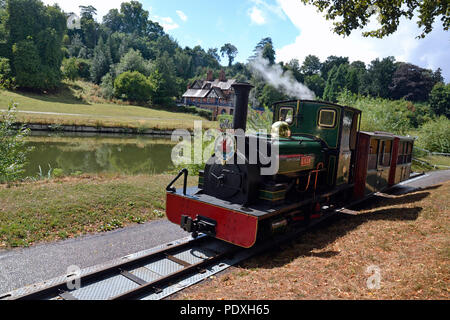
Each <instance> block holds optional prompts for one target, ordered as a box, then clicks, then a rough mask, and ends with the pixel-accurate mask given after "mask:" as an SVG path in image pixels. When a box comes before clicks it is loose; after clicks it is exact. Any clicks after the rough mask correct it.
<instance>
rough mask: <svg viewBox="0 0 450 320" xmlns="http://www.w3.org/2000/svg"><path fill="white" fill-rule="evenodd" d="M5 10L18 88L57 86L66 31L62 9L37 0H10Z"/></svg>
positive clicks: (9, 46)
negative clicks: (45, 4)
mask: <svg viewBox="0 0 450 320" xmlns="http://www.w3.org/2000/svg"><path fill="white" fill-rule="evenodd" d="M6 11H7V13H6V21H5V30H6V32H7V34H8V36H7V44H6V46H7V48H8V51H9V55H10V56H11V66H12V72H13V74H14V76H15V78H16V83H17V85H18V86H19V87H23V88H33V89H41V90H46V89H54V88H56V87H58V86H59V85H60V81H61V70H60V68H61V62H62V59H63V51H62V50H61V49H62V41H63V37H64V34H65V33H66V31H67V27H66V17H65V15H64V14H63V12H62V11H61V9H60V8H59V7H58V6H44V5H43V4H42V2H40V1H37V0H9V1H8V3H7V9H6ZM24 21H26V23H24Z"/></svg>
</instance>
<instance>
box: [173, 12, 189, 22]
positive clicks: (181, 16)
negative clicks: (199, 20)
mask: <svg viewBox="0 0 450 320" xmlns="http://www.w3.org/2000/svg"><path fill="white" fill-rule="evenodd" d="M176 12H177V15H178V16H179V17H180V19H181V20H183V21H184V22H186V21H187V20H188V17H187V15H186V14H185V13H184V12H183V11H181V10H177V11H176Z"/></svg>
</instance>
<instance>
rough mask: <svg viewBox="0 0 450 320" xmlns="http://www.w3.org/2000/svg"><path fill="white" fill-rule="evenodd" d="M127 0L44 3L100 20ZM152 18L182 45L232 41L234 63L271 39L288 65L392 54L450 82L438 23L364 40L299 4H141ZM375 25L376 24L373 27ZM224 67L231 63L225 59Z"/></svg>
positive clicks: (411, 24) (447, 41) (446, 36)
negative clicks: (341, 32) (336, 29)
mask: <svg viewBox="0 0 450 320" xmlns="http://www.w3.org/2000/svg"><path fill="white" fill-rule="evenodd" d="M122 2H123V0H108V1H98V0H97V1H93V0H44V3H46V4H53V3H58V4H59V6H60V7H61V8H62V9H63V10H64V11H66V12H75V13H79V8H78V6H80V5H93V6H94V7H95V8H97V11H98V16H97V20H98V21H101V19H102V17H103V16H104V15H105V14H106V13H107V12H108V11H109V10H110V9H112V8H120V4H121V3H122ZM140 2H141V3H142V4H143V7H144V9H145V10H147V11H149V13H150V19H151V20H153V21H158V22H159V23H160V24H161V25H162V26H163V27H164V30H165V31H166V33H168V34H169V35H171V36H172V37H173V38H174V39H175V40H176V41H177V42H178V44H179V45H180V46H182V47H186V46H189V47H194V46H196V45H200V46H202V47H203V48H204V49H205V50H207V49H208V48H220V47H221V46H222V45H223V44H225V43H231V44H233V45H234V46H236V47H237V48H238V50H239V54H238V56H237V57H236V60H235V61H239V62H247V59H248V57H250V56H251V55H252V54H253V49H254V48H255V46H256V44H257V43H258V42H259V41H260V40H261V39H263V38H266V37H271V38H272V40H273V44H274V47H275V51H276V57H277V61H278V62H279V61H284V62H289V61H290V60H291V59H298V60H299V61H300V63H302V62H303V60H304V58H305V57H306V56H307V55H309V54H313V55H316V56H318V57H319V58H320V59H321V61H325V59H326V58H327V57H328V56H330V55H336V56H345V57H349V58H350V61H356V60H361V61H364V62H365V63H366V64H369V63H370V62H371V61H372V60H374V59H375V58H385V57H388V56H394V57H395V58H396V60H397V61H402V62H410V63H413V64H416V65H418V66H420V67H422V68H427V69H432V70H433V71H435V70H436V69H437V68H438V67H440V68H441V69H442V70H443V71H442V73H443V76H444V78H445V80H446V82H450V33H449V32H445V31H443V29H442V23H441V22H440V20H439V19H436V20H437V22H436V23H435V25H434V30H433V32H432V33H430V34H429V35H428V36H427V37H426V38H425V39H417V36H418V35H419V34H420V31H421V30H420V29H419V28H418V27H417V24H416V20H412V21H411V20H406V19H404V20H401V23H400V27H399V29H398V30H397V32H396V33H395V34H393V35H391V36H389V37H386V38H383V39H374V38H365V37H363V36H362V35H361V33H362V31H361V30H355V31H354V32H353V33H352V34H351V35H350V36H349V37H342V36H338V35H336V34H334V33H333V32H332V31H331V28H332V22H329V21H327V20H326V19H325V18H324V17H323V14H321V13H318V12H317V11H316V9H315V8H314V7H312V6H305V5H303V4H302V3H301V2H300V1H299V0H227V1H211V0H191V1H180V0H164V1H161V0H141V1H140ZM372 26H376V25H375V24H373V25H372ZM222 64H223V65H226V64H227V59H226V57H225V58H223V59H222Z"/></svg>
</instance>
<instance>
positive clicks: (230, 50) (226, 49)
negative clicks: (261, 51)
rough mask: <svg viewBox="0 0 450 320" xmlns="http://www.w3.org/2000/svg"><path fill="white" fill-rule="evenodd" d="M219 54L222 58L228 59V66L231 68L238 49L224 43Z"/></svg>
mask: <svg viewBox="0 0 450 320" xmlns="http://www.w3.org/2000/svg"><path fill="white" fill-rule="evenodd" d="M220 53H221V55H222V57H225V55H226V56H227V57H228V66H229V67H231V66H232V65H233V61H234V58H236V56H237V54H238V49H237V48H236V47H235V46H233V45H232V44H231V43H226V44H224V45H223V46H222V48H220Z"/></svg>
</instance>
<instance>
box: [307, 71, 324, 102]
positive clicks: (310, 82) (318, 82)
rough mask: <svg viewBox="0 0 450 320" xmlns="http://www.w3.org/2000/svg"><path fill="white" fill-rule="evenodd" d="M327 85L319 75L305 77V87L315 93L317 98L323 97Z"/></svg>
mask: <svg viewBox="0 0 450 320" xmlns="http://www.w3.org/2000/svg"><path fill="white" fill-rule="evenodd" d="M326 84H327V83H326V81H325V80H324V79H323V78H322V77H321V76H320V75H319V74H313V75H312V76H306V77H305V85H306V86H307V87H308V88H309V89H310V90H312V91H314V93H315V94H316V97H323V92H324V91H325V86H326Z"/></svg>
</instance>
